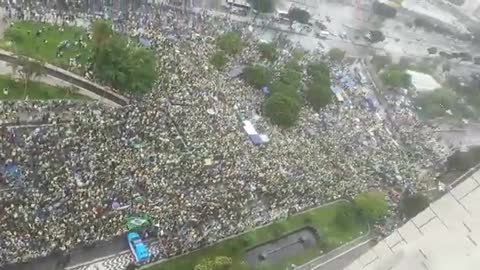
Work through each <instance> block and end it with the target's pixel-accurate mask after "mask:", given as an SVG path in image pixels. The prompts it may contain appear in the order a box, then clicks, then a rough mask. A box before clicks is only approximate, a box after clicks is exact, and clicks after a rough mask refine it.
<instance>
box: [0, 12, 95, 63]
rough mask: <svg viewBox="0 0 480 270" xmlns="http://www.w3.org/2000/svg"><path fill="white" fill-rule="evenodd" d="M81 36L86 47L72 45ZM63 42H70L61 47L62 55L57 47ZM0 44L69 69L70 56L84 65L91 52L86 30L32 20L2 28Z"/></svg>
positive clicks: (6, 48) (4, 47)
mask: <svg viewBox="0 0 480 270" xmlns="http://www.w3.org/2000/svg"><path fill="white" fill-rule="evenodd" d="M80 39H81V40H82V41H83V43H84V44H85V46H83V47H82V46H80V45H79V43H77V44H75V42H78V41H79V40H80ZM45 41H46V42H45ZM66 41H68V42H69V45H68V46H67V47H65V46H64V48H63V49H62V53H63V55H62V56H60V55H58V51H59V50H58V48H59V46H61V44H64V43H65V42H66ZM0 47H2V48H3V49H5V50H9V51H12V52H16V53H18V54H22V55H25V56H29V57H31V58H34V59H38V60H41V61H45V62H48V63H51V64H54V65H57V66H60V67H63V68H68V66H69V61H70V60H69V59H70V58H75V59H76V61H77V64H82V66H85V65H86V64H87V62H88V58H89V57H90V56H91V55H92V53H91V41H90V40H89V39H88V38H87V33H86V31H85V29H83V28H80V27H72V26H65V27H59V26H57V25H52V24H48V23H41V22H33V21H20V22H15V23H13V24H11V25H10V27H9V28H8V29H7V30H6V31H5V38H4V40H2V42H1V43H0Z"/></svg>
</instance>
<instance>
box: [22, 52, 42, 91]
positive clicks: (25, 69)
mask: <svg viewBox="0 0 480 270" xmlns="http://www.w3.org/2000/svg"><path fill="white" fill-rule="evenodd" d="M16 62H17V65H16V66H17V67H19V73H20V76H21V78H22V81H23V85H24V96H25V98H26V97H27V89H28V84H29V83H30V81H31V80H32V79H33V78H35V77H40V76H42V75H44V74H45V73H46V71H45V68H44V67H43V64H42V63H40V62H38V61H35V60H30V59H29V58H27V57H23V56H20V57H18V58H17V59H16Z"/></svg>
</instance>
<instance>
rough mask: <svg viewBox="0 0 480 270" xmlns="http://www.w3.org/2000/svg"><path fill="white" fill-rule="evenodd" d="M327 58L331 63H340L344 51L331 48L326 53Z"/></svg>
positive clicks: (343, 56)
mask: <svg viewBox="0 0 480 270" xmlns="http://www.w3.org/2000/svg"><path fill="white" fill-rule="evenodd" d="M328 57H330V59H331V60H332V61H336V62H340V61H342V60H343V58H345V51H343V50H340V49H339V48H332V49H330V51H328Z"/></svg>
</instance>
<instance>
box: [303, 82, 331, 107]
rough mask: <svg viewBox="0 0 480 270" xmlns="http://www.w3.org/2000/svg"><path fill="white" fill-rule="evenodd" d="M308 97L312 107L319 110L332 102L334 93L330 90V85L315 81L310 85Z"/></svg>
mask: <svg viewBox="0 0 480 270" xmlns="http://www.w3.org/2000/svg"><path fill="white" fill-rule="evenodd" d="M306 98H307V101H308V102H309V103H310V104H311V105H312V107H313V108H314V109H315V110H318V109H320V108H323V107H325V106H327V105H328V104H329V103H330V102H332V100H333V93H332V91H331V90H330V86H325V85H322V84H319V83H315V84H311V85H309V86H308V89H307V92H306Z"/></svg>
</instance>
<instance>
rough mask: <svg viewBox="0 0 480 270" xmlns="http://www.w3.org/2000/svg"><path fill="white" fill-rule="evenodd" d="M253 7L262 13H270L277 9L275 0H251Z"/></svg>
mask: <svg viewBox="0 0 480 270" xmlns="http://www.w3.org/2000/svg"><path fill="white" fill-rule="evenodd" d="M249 2H250V4H251V5H252V7H253V9H255V10H256V11H258V12H260V13H270V12H273V10H274V9H275V1H274V0H250V1H249Z"/></svg>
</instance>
